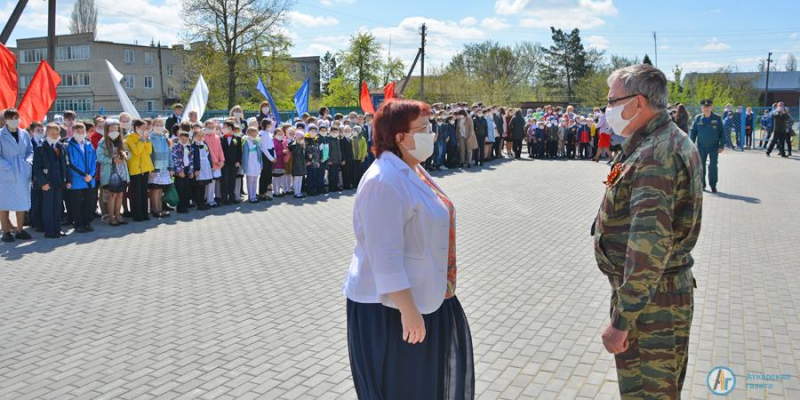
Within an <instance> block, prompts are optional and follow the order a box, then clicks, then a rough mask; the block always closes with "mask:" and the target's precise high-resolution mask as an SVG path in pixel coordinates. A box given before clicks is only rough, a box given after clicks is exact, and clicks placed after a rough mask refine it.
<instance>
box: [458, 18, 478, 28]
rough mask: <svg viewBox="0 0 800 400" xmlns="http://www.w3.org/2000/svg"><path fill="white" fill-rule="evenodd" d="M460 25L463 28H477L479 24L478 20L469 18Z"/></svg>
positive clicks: (460, 22)
mask: <svg viewBox="0 0 800 400" xmlns="http://www.w3.org/2000/svg"><path fill="white" fill-rule="evenodd" d="M458 23H459V24H461V25H463V26H475V25H476V24H477V23H478V19H477V18H475V17H467V18H464V19H462V20H461V21H458Z"/></svg>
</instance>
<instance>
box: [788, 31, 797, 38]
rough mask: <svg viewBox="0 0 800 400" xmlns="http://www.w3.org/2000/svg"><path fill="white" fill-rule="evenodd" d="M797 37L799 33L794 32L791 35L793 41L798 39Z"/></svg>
mask: <svg viewBox="0 0 800 400" xmlns="http://www.w3.org/2000/svg"><path fill="white" fill-rule="evenodd" d="M797 35H798V33H797V32H794V33H792V34H791V35H789V37H790V38H792V39H797Z"/></svg>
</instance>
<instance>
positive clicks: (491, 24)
mask: <svg viewBox="0 0 800 400" xmlns="http://www.w3.org/2000/svg"><path fill="white" fill-rule="evenodd" d="M481 26H482V27H484V28H486V29H488V30H490V31H499V30H503V29H508V28H509V27H510V25H509V24H508V23H507V22H506V20H504V19H503V18H497V17H491V18H484V19H483V20H481Z"/></svg>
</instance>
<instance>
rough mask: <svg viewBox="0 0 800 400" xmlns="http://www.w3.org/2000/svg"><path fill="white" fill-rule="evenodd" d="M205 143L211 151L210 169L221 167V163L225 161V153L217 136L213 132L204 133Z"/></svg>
mask: <svg viewBox="0 0 800 400" xmlns="http://www.w3.org/2000/svg"><path fill="white" fill-rule="evenodd" d="M206 144H207V145H208V150H209V152H210V153H211V163H212V164H213V165H212V167H211V169H222V164H224V163H225V154H223V153H222V144H221V143H220V141H219V136H217V134H215V133H213V134H210V135H206Z"/></svg>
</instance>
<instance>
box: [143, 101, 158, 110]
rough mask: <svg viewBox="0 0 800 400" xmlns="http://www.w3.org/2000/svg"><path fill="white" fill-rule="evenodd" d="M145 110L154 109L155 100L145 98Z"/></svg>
mask: <svg viewBox="0 0 800 400" xmlns="http://www.w3.org/2000/svg"><path fill="white" fill-rule="evenodd" d="M144 107H145V111H154V110H155V109H156V101H155V100H147V101H145V102H144Z"/></svg>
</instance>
